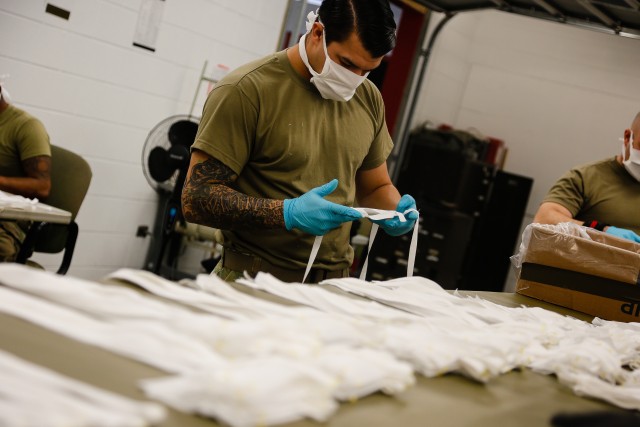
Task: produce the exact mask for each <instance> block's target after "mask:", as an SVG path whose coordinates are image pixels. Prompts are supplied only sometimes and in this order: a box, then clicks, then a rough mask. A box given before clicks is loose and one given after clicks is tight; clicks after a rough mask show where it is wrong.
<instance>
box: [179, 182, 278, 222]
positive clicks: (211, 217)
mask: <svg viewBox="0 0 640 427" xmlns="http://www.w3.org/2000/svg"><path fill="white" fill-rule="evenodd" d="M282 210H283V201H282V200H274V199H261V198H258V197H250V196H247V195H246V194H242V193H240V192H238V191H235V190H233V189H231V188H229V187H226V186H224V185H221V184H214V185H210V186H208V187H205V188H197V189H196V188H191V187H190V186H185V188H184V190H183V192H182V212H183V214H184V217H185V219H186V220H187V221H189V222H193V223H196V224H202V225H207V226H209V227H214V228H220V229H224V230H231V229H235V228H284V216H283V214H282Z"/></svg>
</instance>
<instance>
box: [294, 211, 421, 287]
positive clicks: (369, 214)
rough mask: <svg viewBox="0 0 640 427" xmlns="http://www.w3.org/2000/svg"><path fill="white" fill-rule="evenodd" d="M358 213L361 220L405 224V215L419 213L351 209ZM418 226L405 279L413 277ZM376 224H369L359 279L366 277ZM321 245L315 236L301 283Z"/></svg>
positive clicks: (416, 226)
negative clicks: (393, 219)
mask: <svg viewBox="0 0 640 427" xmlns="http://www.w3.org/2000/svg"><path fill="white" fill-rule="evenodd" d="M353 209H355V210H357V211H358V212H360V213H361V214H362V216H363V218H369V219H370V220H375V221H380V220H385V219H391V218H395V217H398V219H399V220H400V222H407V219H406V218H405V215H406V214H408V213H409V212H415V213H417V214H418V215H420V213H419V212H418V211H417V210H416V209H407V210H406V211H404V212H397V211H391V210H384V209H374V208H353ZM418 224H419V221H418V220H416V223H415V225H414V226H413V235H412V237H411V245H410V246H409V259H408V260H407V277H411V276H413V266H414V265H415V261H416V250H417V247H418ZM378 228H379V226H378V224H376V223H372V224H371V234H370V235H369V248H368V250H367V258H366V259H365V260H364V264H363V265H362V271H361V273H360V279H361V280H365V277H366V276H367V267H368V264H369V253H370V252H371V246H372V245H373V241H374V239H375V238H376V234H377V233H378ZM321 244H322V236H316V238H315V240H314V241H313V246H312V247H311V254H310V255H309V261H308V262H307V268H306V270H305V272H304V277H303V278H302V283H304V282H305V280H307V275H308V274H309V271H311V267H312V266H313V263H314V261H315V260H316V256H317V255H318V250H320V245H321Z"/></svg>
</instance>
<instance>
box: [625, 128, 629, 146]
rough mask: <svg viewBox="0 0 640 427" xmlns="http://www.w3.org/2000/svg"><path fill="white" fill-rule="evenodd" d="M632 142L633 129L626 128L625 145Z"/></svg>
mask: <svg viewBox="0 0 640 427" xmlns="http://www.w3.org/2000/svg"><path fill="white" fill-rule="evenodd" d="M628 142H631V129H625V130H624V143H625V145H626V144H627V143H628Z"/></svg>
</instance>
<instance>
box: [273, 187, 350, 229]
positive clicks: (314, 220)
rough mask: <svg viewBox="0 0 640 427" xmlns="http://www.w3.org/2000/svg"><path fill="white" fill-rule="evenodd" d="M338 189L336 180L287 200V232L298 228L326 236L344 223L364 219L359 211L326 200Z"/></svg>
mask: <svg viewBox="0 0 640 427" xmlns="http://www.w3.org/2000/svg"><path fill="white" fill-rule="evenodd" d="M337 187H338V180H337V179H334V180H332V181H330V182H328V183H326V184H324V185H322V186H320V187H316V188H314V189H312V190H309V191H308V192H306V193H304V194H303V195H302V196H300V197H296V198H295V199H285V201H284V225H285V226H286V227H287V230H291V229H293V228H297V229H298V230H302V231H304V232H306V233H309V234H314V235H316V236H324V235H325V234H327V232H328V231H330V230H333V229H334V228H336V227H339V226H340V224H342V223H343V222H349V221H354V220H356V219H360V218H362V215H361V214H360V212H358V211H357V210H355V209H352V208H349V207H347V206H342V205H339V204H337V203H332V202H330V201H328V200H325V199H324V197H326V196H328V195H329V194H331V193H333V191H334V190H335V189H336V188H337Z"/></svg>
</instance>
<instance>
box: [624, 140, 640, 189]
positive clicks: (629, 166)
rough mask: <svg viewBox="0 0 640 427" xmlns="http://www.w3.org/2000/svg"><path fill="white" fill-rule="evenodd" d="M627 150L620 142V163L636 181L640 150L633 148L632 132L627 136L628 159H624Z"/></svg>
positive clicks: (638, 174)
mask: <svg viewBox="0 0 640 427" xmlns="http://www.w3.org/2000/svg"><path fill="white" fill-rule="evenodd" d="M626 156H627V150H626V147H625V145H624V142H623V143H622V164H623V165H624V168H625V169H626V170H627V172H629V174H630V175H631V176H632V177H634V178H635V179H636V180H637V181H640V150H637V149H635V148H633V133H632V134H631V137H630V138H629V159H627V160H625V158H626Z"/></svg>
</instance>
